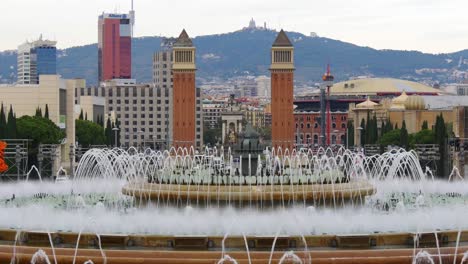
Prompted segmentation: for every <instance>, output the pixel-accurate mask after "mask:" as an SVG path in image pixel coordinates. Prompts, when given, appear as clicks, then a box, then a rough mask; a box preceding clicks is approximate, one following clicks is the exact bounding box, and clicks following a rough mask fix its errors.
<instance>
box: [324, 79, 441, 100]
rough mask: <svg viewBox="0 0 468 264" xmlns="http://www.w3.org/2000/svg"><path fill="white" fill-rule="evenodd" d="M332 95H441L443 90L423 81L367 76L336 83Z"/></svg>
mask: <svg viewBox="0 0 468 264" xmlns="http://www.w3.org/2000/svg"><path fill="white" fill-rule="evenodd" d="M330 92H331V94H332V95H367V96H370V95H381V94H395V95H400V94H401V93H403V92H406V93H407V94H419V95H440V94H443V91H441V90H439V89H435V88H432V87H430V86H427V85H425V84H422V83H417V82H412V81H406V80H400V79H393V78H367V79H356V80H349V81H345V82H340V83H336V84H334V85H333V86H332V87H331V90H330Z"/></svg>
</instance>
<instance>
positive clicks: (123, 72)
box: [98, 13, 134, 82]
mask: <svg viewBox="0 0 468 264" xmlns="http://www.w3.org/2000/svg"><path fill="white" fill-rule="evenodd" d="M133 19H134V15H132V13H130V14H108V13H103V14H102V15H100V16H99V21H98V64H99V66H98V76H99V81H100V82H102V81H107V80H112V79H131V78H132V26H133V21H132V20H133Z"/></svg>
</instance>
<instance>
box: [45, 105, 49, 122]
mask: <svg viewBox="0 0 468 264" xmlns="http://www.w3.org/2000/svg"><path fill="white" fill-rule="evenodd" d="M44 118H47V119H49V105H48V104H46V105H45V111H44Z"/></svg>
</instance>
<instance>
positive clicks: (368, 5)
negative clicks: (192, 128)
mask: <svg viewBox="0 0 468 264" xmlns="http://www.w3.org/2000/svg"><path fill="white" fill-rule="evenodd" d="M83 2H85V4H83ZM25 6H28V8H27V9H25V8H24V7H25ZM3 7H4V8H5V10H9V12H5V15H4V16H2V17H1V18H0V30H1V31H2V32H3V33H4V34H5V35H6V36H8V37H7V38H6V39H5V40H4V41H2V43H0V50H2V51H3V50H14V49H16V48H17V47H18V45H20V44H21V43H23V42H24V41H25V40H33V39H35V38H37V37H38V36H39V34H41V33H42V34H43V35H44V38H47V39H51V40H56V41H58V44H57V46H58V48H67V47H71V46H81V45H86V44H91V43H96V42H97V27H96V21H97V17H98V15H100V14H101V13H102V12H122V13H127V12H128V11H129V10H130V0H111V1H109V0H97V1H94V0H93V1H91V0H85V1H78V0H69V1H54V0H43V1H40V2H38V1H31V0H19V1H13V0H7V1H6V2H5V3H3ZM454 7H457V8H454ZM463 7H468V3H465V2H464V1H462V0H449V1H444V2H440V1H435V0H431V1H421V0H411V1H403V0H389V1H388V0H387V1H370V0H362V1H340V0H332V1H322V2H319V1H305V0H296V1H294V3H293V4H292V5H289V6H284V2H282V1H278V0H273V1H265V0H260V1H255V3H253V2H252V1H250V2H249V1H246V0H241V1H236V2H224V1H223V2H221V1H214V0H201V1H196V2H193V1H183V0H175V1H168V0H163V1H158V2H154V1H149V0H135V10H136V24H135V37H142V36H177V35H178V33H179V32H180V30H181V29H182V28H186V29H187V30H188V31H189V32H190V33H191V36H193V37H196V36H200V35H211V34H218V33H226V32H232V31H235V30H238V29H240V28H242V27H244V26H246V25H247V23H248V21H249V20H250V19H251V18H252V17H253V18H254V19H255V20H256V22H257V24H258V25H263V23H264V22H266V23H267V26H268V27H269V28H272V29H276V30H279V29H280V28H284V29H285V30H286V31H295V32H300V33H303V34H305V35H309V34H310V32H316V33H317V34H318V35H319V36H322V37H327V38H332V39H337V40H341V41H345V42H350V43H353V44H356V45H360V46H369V47H372V48H376V49H401V50H419V51H422V52H429V53H447V52H454V51H459V50H463V49H466V48H468V47H467V46H466V45H465V44H464V43H466V42H467V41H468V29H465V27H463V25H465V24H467V23H468V18H467V17H466V16H464V14H463V13H462V12H463V10H464V8H463ZM67 10H70V11H72V12H73V13H74V14H79V15H66V14H67ZM193 10H197V13H193ZM37 11H40V12H37ZM175 12H177V13H178V19H177V21H174V22H173V23H169V21H171V19H172V15H173V14H174V13H175ZM21 17H24V18H28V19H23V20H22V21H23V22H18V21H20V20H21ZM221 18H222V19H221ZM32 20H34V21H35V22H34V23H28V21H32ZM56 21H60V23H56ZM12 24H14V25H15V26H14V27H12V26H10V25H12ZM382 29H385V30H382Z"/></svg>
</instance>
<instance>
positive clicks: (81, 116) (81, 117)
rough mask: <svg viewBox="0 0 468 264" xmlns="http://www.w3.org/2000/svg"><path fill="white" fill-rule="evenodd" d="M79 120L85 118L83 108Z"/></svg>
mask: <svg viewBox="0 0 468 264" xmlns="http://www.w3.org/2000/svg"><path fill="white" fill-rule="evenodd" d="M78 119H79V120H83V119H84V116H83V109H81V112H80V116H79V117H78Z"/></svg>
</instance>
